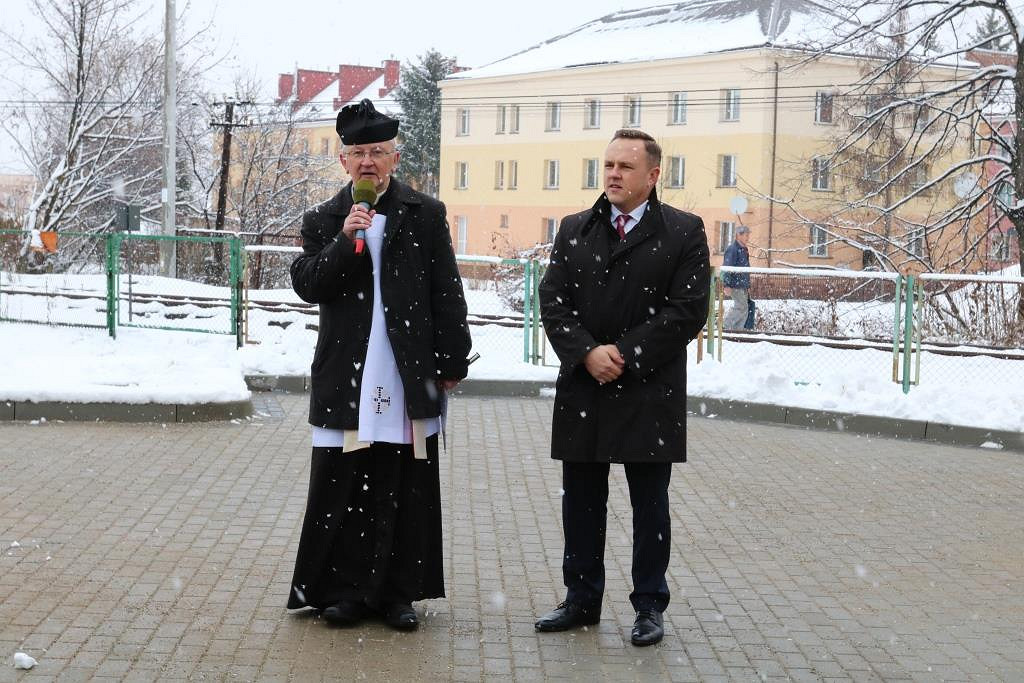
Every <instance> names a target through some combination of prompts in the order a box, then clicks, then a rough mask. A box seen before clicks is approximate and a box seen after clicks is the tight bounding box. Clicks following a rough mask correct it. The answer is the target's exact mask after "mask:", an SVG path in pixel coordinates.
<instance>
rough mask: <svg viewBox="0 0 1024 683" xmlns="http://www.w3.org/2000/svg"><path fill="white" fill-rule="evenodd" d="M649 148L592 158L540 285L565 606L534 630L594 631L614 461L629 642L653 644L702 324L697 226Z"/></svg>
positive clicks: (646, 143) (634, 145) (649, 141)
mask: <svg viewBox="0 0 1024 683" xmlns="http://www.w3.org/2000/svg"><path fill="white" fill-rule="evenodd" d="M660 163H661V148H660V147H658V144H657V143H656V142H655V141H654V139H653V138H651V137H650V136H649V135H647V134H646V133H643V132H641V131H638V130H632V129H627V130H620V131H618V132H617V133H616V134H615V137H614V138H613V139H612V141H611V143H610V144H609V145H608V148H607V150H606V151H605V161H604V188H605V193H604V194H603V195H602V196H601V197H600V199H598V200H597V202H596V203H595V204H594V206H593V207H592V208H591V209H589V210H587V211H583V212H581V213H577V214H574V215H572V216H568V217H566V218H565V219H564V220H563V221H562V224H561V226H560V228H559V230H558V235H557V236H556V237H555V244H554V249H553V250H552V252H551V263H550V265H549V267H548V270H547V272H546V273H545V275H544V278H543V281H542V282H541V285H540V302H541V317H542V319H543V322H544V329H545V331H546V332H547V336H548V339H549V340H550V342H551V346H552V347H553V348H554V349H555V352H556V353H557V354H558V358H559V360H560V361H561V370H560V371H559V373H558V381H557V385H556V394H555V407H554V415H553V418H552V426H551V456H552V457H553V458H555V459H556V460H561V461H562V480H563V485H562V488H563V490H564V494H563V496H562V521H563V527H564V531H565V554H564V556H563V561H562V574H563V579H564V581H565V586H566V589H567V592H566V598H565V601H564V602H562V603H561V604H560V605H558V607H557V608H555V610H554V611H552V612H550V613H548V614H546V615H544V616H543V617H541V618H540V619H539V620H538V621H537V623H536V628H537V629H538V630H540V631H562V630H566V629H569V628H572V627H575V626H580V625H585V624H594V623H597V622H598V621H599V620H600V617H601V601H602V597H603V594H604V546H605V526H606V516H607V501H608V472H609V463H623V464H624V467H625V473H626V479H627V481H628V483H629V498H630V503H631V504H632V507H633V571H632V573H633V584H634V585H633V592H632V594H631V595H630V601H631V602H632V603H633V607H634V609H635V610H636V612H637V617H636V620H635V622H634V625H633V630H632V635H631V640H632V642H633V644H634V645H651V644H653V643H656V642H658V641H660V640H661V638H662V636H663V634H664V631H663V621H662V612H664V610H665V608H666V607H667V606H668V603H669V590H668V584H667V583H666V581H665V571H666V569H667V567H668V558H669V551H670V547H671V544H670V530H671V529H670V526H671V519H670V516H669V510H668V502H669V500H668V485H669V479H670V476H671V472H672V463H675V462H685V460H686V355H685V354H686V345H687V343H688V342H689V341H691V340H692V339H694V338H695V337H696V336H697V333H698V332H699V331H700V329H701V327H703V325H704V321H705V319H706V318H707V310H708V290H709V282H710V274H711V267H710V263H709V261H708V246H707V237H706V236H705V234H704V224H703V222H702V221H701V219H700V218H699V217H697V216H694V215H693V214H689V213H685V212H683V211H678V210H676V209H674V208H672V207H670V206H666V205H664V204H661V203H660V202H659V201H658V198H657V195H656V192H655V190H654V187H655V185H656V183H657V181H658V176H659V174H660Z"/></svg>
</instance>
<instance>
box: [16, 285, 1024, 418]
mask: <svg viewBox="0 0 1024 683" xmlns="http://www.w3.org/2000/svg"><path fill="white" fill-rule="evenodd" d="M96 279H97V276H59V277H58V276H49V277H47V278H44V279H36V280H34V281H32V282H29V281H27V280H25V279H24V278H23V277H19V278H18V281H17V282H12V281H10V280H7V281H5V282H4V283H2V284H3V285H5V287H4V289H6V290H7V292H10V291H11V288H12V287H13V286H14V285H17V286H18V287H21V288H26V287H32V288H37V289H39V290H42V291H48V292H51V293H54V292H56V291H57V290H58V289H60V290H62V291H63V293H66V294H69V295H74V294H83V293H95V292H102V284H101V283H100V282H98V281H96ZM134 286H135V288H136V289H135V291H136V292H140V291H141V292H146V293H150V294H174V295H190V296H195V297H203V296H223V293H224V290H223V289H220V290H218V289H217V288H210V287H207V286H205V285H194V284H191V283H182V282H180V281H172V282H171V283H170V284H168V283H164V282H161V279H160V278H140V280H139V281H137V282H136V283H135V284H134ZM172 286H173V289H170V287H172ZM467 298H468V299H469V306H470V313H471V317H472V316H474V315H476V317H477V320H478V322H480V323H486V322H488V320H490V319H494V320H495V321H496V322H495V323H491V324H478V325H473V326H472V327H471V332H472V335H473V345H474V350H476V351H478V352H479V353H480V356H481V357H480V360H479V361H478V362H476V363H474V364H473V365H472V366H471V367H470V375H469V377H470V378H471V379H519V380H522V379H529V380H545V381H552V382H553V381H554V379H555V376H556V374H557V368H555V367H551V366H535V365H531V364H528V363H524V362H523V361H522V358H523V333H522V329H521V327H516V326H502V325H500V324H497V323H498V322H501V321H504V322H513V323H514V321H515V319H516V314H515V313H514V311H512V310H510V309H509V308H508V307H507V306H506V305H505V304H504V303H502V302H501V301H500V300H499V298H498V297H497V296H496V295H495V294H494V293H493V292H492V291H485V290H481V289H477V288H474V287H472V286H467ZM250 299H253V300H260V301H268V302H271V301H273V302H281V303H285V304H289V305H290V306H292V307H293V309H292V310H286V311H274V310H253V311H252V313H251V315H250V317H249V339H250V341H253V342H258V343H251V344H247V345H246V346H245V347H244V348H242V349H240V350H237V349H235V344H234V337H232V336H230V335H222V334H197V333H192V332H182V331H159V330H149V329H139V328H129V327H122V328H119V330H118V338H117V339H116V340H112V339H110V338H109V337H108V336H107V333H106V331H105V330H103V329H80V328H68V327H53V326H47V325H33V324H21V323H11V322H0V354H2V357H3V358H6V359H8V360H7V362H5V363H4V369H3V370H0V399H6V400H15V401H25V400H37V401H44V400H53V401H58V400H62V401H75V402H88V401H115V402H123V403H146V402H151V401H152V402H174V403H183V404H184V403H197V402H205V401H217V400H237V399H240V398H244V397H245V396H246V395H247V391H246V389H245V383H244V379H243V378H244V376H245V375H247V374H272V375H305V374H308V371H309V363H310V359H311V357H312V353H313V345H314V343H315V340H316V332H315V331H313V330H310V329H308V328H307V326H308V325H315V324H316V322H317V317H316V315H312V314H311V313H312V311H310V312H304V311H301V310H298V305H299V304H301V302H300V301H299V300H298V299H297V298H295V295H294V294H292V293H291V292H288V291H285V290H273V291H260V292H258V293H257V292H250ZM83 302H84V303H83ZM137 306H138V305H137ZM97 308H102V302H96V301H93V300H88V299H81V298H70V297H52V296H48V297H41V296H15V295H11V294H9V293H2V295H0V317H17V316H22V317H30V318H33V319H40V320H50V321H60V322H65V323H70V322H89V323H94V324H102V321H103V316H102V315H100V314H98V313H97ZM137 310H145V311H147V312H148V313H149V314H150V317H149V318H148V321H150V322H156V321H159V322H160V324H165V323H166V324H174V325H179V326H181V327H192V328H196V327H197V326H198V325H199V324H200V323H201V322H202V321H203V320H206V321H211V320H213V321H215V322H217V324H218V325H220V323H221V322H224V323H225V325H222V327H225V328H226V321H227V318H226V316H227V310H226V309H217V308H210V307H203V306H192V305H191V304H184V305H182V304H181V303H177V302H176V303H175V304H174V305H164V304H162V303H156V304H146V305H144V306H140V307H139V309H137ZM167 312H171V313H172V314H173V316H174V317H171V318H168V317H166V316H165V314H166V313H167ZM200 316H201V317H200ZM482 316H492V317H493V318H489V319H484V318H483V317H482ZM505 316H507V317H505ZM221 317H223V320H221ZM121 319H122V320H124V319H125V316H124V305H123V304H122V316H121ZM688 352H689V356H690V365H689V386H688V389H689V393H690V395H691V396H707V397H713V398H727V399H736V400H742V401H751V402H758V403H771V404H779V405H787V406H793V407H805V408H819V409H825V410H833V411H840V412H848V413H855V414H866V415H881V416H889V417H903V418H908V419H917V420H930V421H935V422H940V423H948V424H958V425H967V426H976V427H984V428H988V429H1004V430H1015V431H1022V432H1024V411H1022V410H1021V409H1020V406H1022V405H1024V361H1020V360H1000V359H996V358H956V357H949V356H940V355H937V354H932V353H925V354H923V356H922V360H921V377H922V382H921V385H920V386H918V387H914V388H912V389H911V391H910V393H909V394H908V395H904V394H903V392H902V390H901V387H900V385H898V384H896V383H894V382H892V381H891V373H892V353H891V352H890V351H888V350H872V349H865V350H848V349H831V348H825V347H823V346H820V345H805V346H780V345H778V344H773V343H769V342H756V343H740V342H730V341H726V342H725V345H724V347H723V356H722V357H723V361H722V362H718V361H716V360H714V359H712V358H709V357H708V356H705V357H704V360H703V362H701V363H699V364H698V363H697V362H696V355H697V354H696V344H695V343H694V344H691V345H690V348H689V349H688ZM547 361H548V362H549V363H551V364H554V363H555V362H556V361H555V359H554V356H553V354H550V353H549V354H548V357H547ZM699 405H700V404H699V401H694V402H693V407H694V408H697V409H699Z"/></svg>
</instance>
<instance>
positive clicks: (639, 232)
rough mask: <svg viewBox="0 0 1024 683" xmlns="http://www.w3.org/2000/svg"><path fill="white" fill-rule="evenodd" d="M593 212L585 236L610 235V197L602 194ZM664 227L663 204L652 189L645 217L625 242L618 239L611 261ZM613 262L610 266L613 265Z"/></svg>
mask: <svg viewBox="0 0 1024 683" xmlns="http://www.w3.org/2000/svg"><path fill="white" fill-rule="evenodd" d="M591 211H592V214H591V217H590V220H589V221H587V224H586V225H585V226H583V230H582V232H583V234H584V235H586V234H587V233H588V232H589V231H591V230H595V229H597V230H607V231H608V232H609V233H610V232H611V231H612V219H611V216H612V205H611V202H609V201H608V196H607V195H605V194H604V193H602V194H601V196H600V197H598V198H597V201H596V202H594V206H593V207H592V208H591ZM664 225H665V221H664V219H663V218H662V215H661V202H660V201H658V192H657V190H656V189H654V188H652V189H651V194H650V196H648V197H647V211H645V212H644V217H643V218H642V219H640V222H639V223H637V224H636V226H635V227H634V228H633V229H632V230H630V231H629V232H628V233H626V239H625V240H621V241H619V240H618V238H616V242H615V245H614V246H613V247H612V253H611V257H610V261H611V262H614V261H616V260H617V259H618V258H620V257H621V256H622V255H623V254H626V253H627V252H629V251H630V250H631V249H632V248H633V247H635V246H636V245H638V244H640V243H641V242H643V241H645V240H646V239H647V238H649V237H651V236H652V235H654V234H656V233H657V232H659V231H660V230H662V229H663V228H664ZM611 262H610V263H609V265H611Z"/></svg>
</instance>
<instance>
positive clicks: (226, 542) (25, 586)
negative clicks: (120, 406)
mask: <svg viewBox="0 0 1024 683" xmlns="http://www.w3.org/2000/svg"><path fill="white" fill-rule="evenodd" d="M306 401H307V397H305V396H301V395H298V396H296V395H285V394H272V395H262V396H260V397H259V398H258V400H257V405H256V411H257V414H256V416H255V417H254V418H252V419H250V420H242V421H237V422H235V423H192V424H152V425H150V424H142V425H125V424H109V423H108V424H100V423H66V424H56V423H47V424H38V425H31V424H27V423H11V424H0V664H2V666H0V681H21V680H32V681H36V680H47V679H50V680H62V681H63V680H67V681H76V680H91V679H102V678H106V679H108V680H129V681H145V680H172V679H194V680H266V681H274V680H280V681H285V680H296V681H306V680H416V679H418V680H459V681H470V680H473V681H475V680H481V679H487V680H523V681H530V680H552V679H565V680H638V681H648V680H649V681H662V680H678V681H688V680H703V681H727V680H734V681H755V680H793V681H819V680H824V681H831V680H854V681H879V680H885V681H895V680H921V681H929V680H935V681H939V680H946V681H966V680H978V681H990V680H991V681H996V680H1001V681H1018V680H1024V526H1022V524H1021V520H1022V519H1024V458H1022V456H1021V455H1019V454H1013V453H1005V452H997V451H987V450H981V449H965V448H955V447H947V446H936V445H933V444H926V443H911V442H906V441H903V442H898V441H890V440H885V439H869V438H865V437H858V436H854V435H850V434H843V433H834V432H827V433H826V432H809V431H806V430H803V429H796V428H791V427H781V426H762V425H753V424H748V423H739V422H728V421H722V420H717V419H703V418H693V419H692V420H691V421H690V428H689V432H690V448H689V452H690V460H691V461H690V463H688V464H686V465H680V466H677V467H676V468H675V470H674V474H673V482H672V487H671V497H672V502H673V537H672V540H671V542H672V546H673V556H672V562H671V566H670V575H669V585H670V587H671V589H672V592H673V600H672V604H671V605H670V606H669V609H668V612H667V613H666V619H665V625H666V631H667V633H666V637H665V640H664V642H663V643H661V644H660V645H658V646H655V647H653V648H647V649H636V648H633V647H632V646H631V645H630V644H629V633H628V631H629V627H630V625H631V623H632V619H633V613H632V612H631V611H630V607H629V602H628V599H627V595H628V592H629V588H630V586H629V582H628V576H629V562H630V541H629V539H630V536H631V532H630V528H631V527H630V525H631V520H630V511H629V503H628V496H627V493H626V485H625V479H624V477H623V476H622V471H621V468H613V475H612V477H613V479H612V486H611V499H610V502H609V529H608V543H609V547H608V552H607V564H608V585H609V593H608V595H607V596H606V601H605V613H604V615H603V620H602V621H601V623H600V624H599V625H598V626H596V627H592V628H590V629H589V630H581V631H578V632H574V633H563V634H537V633H535V632H534V629H533V621H534V618H535V616H536V615H537V614H539V613H542V612H544V611H546V610H547V609H549V608H551V607H552V606H554V604H555V603H556V602H558V601H559V599H560V598H561V596H562V586H561V571H560V567H559V562H560V556H561V547H562V536H561V527H560V519H559V509H560V498H559V489H560V481H559V472H560V469H559V467H558V464H557V463H555V462H553V461H551V460H550V459H549V458H548V456H547V439H548V426H549V421H550V411H551V405H552V404H551V401H550V400H548V399H508V398H505V399H502V398H472V397H460V398H456V399H454V400H453V402H452V416H451V425H450V434H449V452H448V454H447V455H446V456H444V460H443V462H442V476H443V481H442V487H443V488H442V490H443V492H444V495H445V518H444V521H445V524H444V528H445V549H446V556H445V562H446V573H447V589H448V594H449V596H450V597H449V598H448V599H445V600H432V601H426V602H424V603H420V604H419V605H418V608H419V610H420V613H421V615H423V617H422V621H423V624H422V626H421V628H420V630H419V631H417V632H415V633H411V634H400V633H396V632H393V631H390V630H388V629H387V628H386V627H385V626H383V625H381V624H377V623H367V624H365V625H362V626H359V627H357V628H354V629H334V628H329V627H328V626H326V625H325V624H324V623H323V622H322V620H321V619H319V618H318V617H316V616H313V615H310V614H289V613H288V612H286V610H285V609H284V608H283V605H284V602H285V599H286V597H287V594H288V588H289V585H288V584H289V580H290V578H291V570H292V561H293V557H294V552H295V547H296V544H297V541H298V535H299V529H300V524H301V519H302V513H303V510H304V506H305V494H306V486H307V482H308V473H309V467H308V463H309V446H308V444H309V431H308V427H307V425H306V424H305V409H306ZM16 651H24V652H27V653H28V654H30V655H32V656H33V657H35V658H36V659H37V660H38V662H39V664H38V666H36V668H35V669H33V670H31V671H28V672H25V671H18V670H15V669H14V668H13V666H12V665H11V656H12V655H13V654H14V652H16Z"/></svg>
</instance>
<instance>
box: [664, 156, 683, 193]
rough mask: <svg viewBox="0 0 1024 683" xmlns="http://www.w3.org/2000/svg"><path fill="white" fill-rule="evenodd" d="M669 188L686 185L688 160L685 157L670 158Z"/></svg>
mask: <svg viewBox="0 0 1024 683" xmlns="http://www.w3.org/2000/svg"><path fill="white" fill-rule="evenodd" d="M667 181H668V182H667V185H668V187H684V186H685V185H686V159H685V158H683V157H669V158H668V179H667Z"/></svg>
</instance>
